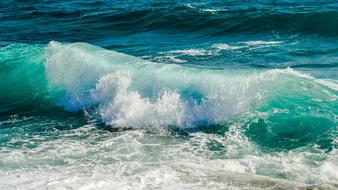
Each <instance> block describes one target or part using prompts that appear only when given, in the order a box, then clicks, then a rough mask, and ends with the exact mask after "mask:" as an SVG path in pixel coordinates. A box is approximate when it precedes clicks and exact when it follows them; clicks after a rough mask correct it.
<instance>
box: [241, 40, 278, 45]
mask: <svg viewBox="0 0 338 190" xmlns="http://www.w3.org/2000/svg"><path fill="white" fill-rule="evenodd" d="M245 43H246V44H248V45H251V46H255V45H277V44H280V43H283V42H282V41H263V40H257V41H248V42H245Z"/></svg>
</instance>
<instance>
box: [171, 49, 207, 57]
mask: <svg viewBox="0 0 338 190" xmlns="http://www.w3.org/2000/svg"><path fill="white" fill-rule="evenodd" d="M171 53H180V54H185V55H190V56H202V55H206V54H208V52H207V51H206V50H203V49H187V50H175V51H171Z"/></svg>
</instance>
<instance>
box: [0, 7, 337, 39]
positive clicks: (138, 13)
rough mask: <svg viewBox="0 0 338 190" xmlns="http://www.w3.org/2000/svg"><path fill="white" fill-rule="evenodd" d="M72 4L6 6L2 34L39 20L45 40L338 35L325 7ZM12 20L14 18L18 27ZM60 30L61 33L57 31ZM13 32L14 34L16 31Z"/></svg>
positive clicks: (34, 25)
mask: <svg viewBox="0 0 338 190" xmlns="http://www.w3.org/2000/svg"><path fill="white" fill-rule="evenodd" d="M69 4H70V5H69V6H70V7H71V8H70V9H67V10H63V9H60V8H57V9H56V8H55V7H54V8H53V6H50V7H49V6H48V7H47V8H45V7H43V6H42V5H39V4H37V5H35V4H34V5H27V6H22V7H16V6H14V5H12V6H14V7H11V8H8V10H7V9H4V10H7V11H6V12H4V14H3V16H2V19H3V20H4V21H6V22H7V24H5V25H3V26H2V27H3V31H5V32H4V34H3V35H4V36H6V37H7V38H9V39H12V38H14V39H16V40H18V38H20V39H21V38H22V39H26V38H27V37H25V36H24V35H23V34H17V31H18V30H21V31H25V30H31V29H35V28H38V27H40V26H41V25H43V26H45V27H46V28H48V30H46V31H40V30H38V31H39V32H38V33H36V32H32V33H33V34H31V36H30V38H31V39H41V33H42V34H45V35H47V34H48V35H52V36H54V39H60V38H66V39H69V38H71V39H72V38H74V39H72V40H73V41H76V40H77V41H78V40H80V41H81V39H78V38H79V37H76V36H75V35H74V36H70V37H69V36H68V37H66V36H64V35H63V33H68V32H71V33H78V34H79V35H80V36H81V37H82V36H86V37H87V38H86V39H91V37H92V36H97V33H96V31H100V33H101V35H116V34H119V35H130V34H134V33H142V32H149V31H160V32H166V33H171V34H172V33H179V34H182V33H190V34H194V35H198V36H205V35H208V36H223V35H224V34H260V33H276V32H277V33H280V34H304V35H320V36H327V37H336V36H337V35H338V32H337V31H338V12H337V11H335V10H334V9H323V10H322V11H321V12H319V11H315V10H312V11H302V10H290V11H280V10H278V9H277V10H273V9H269V8H264V9H258V8H256V9H254V8H251V9H245V8H243V9H238V8H237V9H236V7H228V9H224V10H219V11H217V10H216V11H210V10H209V11H208V9H201V8H195V7H192V6H187V5H176V4H175V5H172V4H169V5H166V6H155V5H151V4H150V5H148V4H142V3H140V7H139V8H133V7H130V6H128V5H125V4H122V5H121V6H120V7H119V6H117V5H119V4H117V5H115V6H113V5H112V6H111V8H107V6H105V3H103V4H99V5H95V6H93V7H91V6H88V5H81V4H79V5H78V4H76V3H69ZM54 6H56V5H54ZM108 7H109V6H108ZM232 8H233V9H232ZM21 9H23V10H21ZM11 21H16V22H15V23H16V24H15V26H14V25H12V22H11ZM27 22H31V23H32V24H31V25H30V26H29V27H27V25H26V24H25V23H27ZM61 26H62V27H61ZM56 30H58V31H59V30H61V32H60V33H58V32H56ZM6 31H7V32H6ZM12 33H15V34H16V36H12V35H11V34H12ZM17 35H20V36H17ZM21 35H22V36H21ZM14 39H12V40H14ZM46 40H48V39H46Z"/></svg>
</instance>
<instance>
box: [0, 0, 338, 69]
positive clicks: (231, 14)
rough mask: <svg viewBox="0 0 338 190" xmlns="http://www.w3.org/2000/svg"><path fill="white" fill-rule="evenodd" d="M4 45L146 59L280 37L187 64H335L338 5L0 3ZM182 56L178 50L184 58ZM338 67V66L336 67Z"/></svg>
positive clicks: (308, 0)
mask: <svg viewBox="0 0 338 190" xmlns="http://www.w3.org/2000/svg"><path fill="white" fill-rule="evenodd" d="M0 31H1V32H0V44H1V45H3V46H4V45H7V44H12V43H18V42H20V43H29V44H37V43H41V44H46V43H48V42H49V41H51V40H56V41H61V42H87V43H91V44H95V45H98V46H101V47H105V48H108V49H114V50H118V51H121V52H125V53H128V54H132V55H135V56H143V57H144V58H146V59H150V60H155V61H161V62H168V63H170V62H172V59H168V57H169V58H170V56H168V55H167V56H165V55H163V52H164V53H165V52H168V51H174V50H182V49H183V50H184V49H208V48H209V49H210V48H211V47H212V45H214V44H218V43H226V44H230V45H238V43H245V42H248V41H267V42H270V41H277V42H282V43H280V44H277V45H275V46H272V47H268V48H252V47H247V48H240V49H235V50H232V51H227V52H221V53H220V54H217V55H212V56H211V55H210V54H207V55H203V56H197V57H196V56H195V57H192V56H188V57H185V59H183V58H182V56H181V58H182V59H183V60H185V61H186V62H185V63H184V64H187V65H189V64H193V65H207V66H216V67H221V68H222V67H232V66H234V67H247V66H248V67H280V68H285V67H287V66H293V67H302V68H313V67H320V68H323V67H325V68H328V67H334V68H336V67H337V46H338V45H337V43H338V41H337V39H338V3H337V2H336V1H334V0H332V1H316V0H303V1H291V0H284V1H222V2H221V1H213V0H209V1H184V0H182V1H179V0H177V1H174V0H165V1H157V0H156V1H143V0H139V1H124V0H123V1H121V0H113V1H110V0H102V1H98V0H88V1H81V0H71V1H52V0H44V1H42V0H34V1H33V0H27V1H19V0H11V1H1V2H0ZM179 57H180V55H179ZM335 71H336V69H335Z"/></svg>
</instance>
